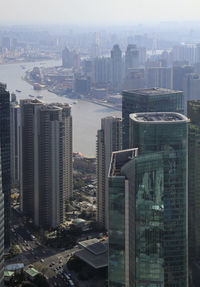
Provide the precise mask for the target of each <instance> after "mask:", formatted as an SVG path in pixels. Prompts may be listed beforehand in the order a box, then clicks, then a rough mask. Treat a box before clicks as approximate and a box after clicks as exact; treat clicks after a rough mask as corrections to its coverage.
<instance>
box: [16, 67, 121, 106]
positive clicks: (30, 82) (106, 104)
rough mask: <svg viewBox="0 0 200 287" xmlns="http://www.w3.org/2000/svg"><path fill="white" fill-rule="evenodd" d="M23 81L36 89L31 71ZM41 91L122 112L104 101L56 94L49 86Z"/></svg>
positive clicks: (27, 72)
mask: <svg viewBox="0 0 200 287" xmlns="http://www.w3.org/2000/svg"><path fill="white" fill-rule="evenodd" d="M22 79H23V80H24V81H26V82H27V83H28V84H30V85H32V86H33V88H34V85H35V83H34V82H33V80H31V79H30V70H28V71H26V74H25V77H24V78H22ZM40 90H47V91H48V92H50V93H53V94H55V95H56V96H58V97H61V98H63V97H65V98H69V99H71V100H79V99H81V100H82V101H86V102H90V103H93V104H96V105H99V106H103V107H106V108H109V109H113V110H115V111H121V106H115V105H112V104H109V103H107V102H104V101H101V100H98V99H95V98H93V99H91V98H88V97H83V96H81V98H80V97H74V96H73V97H70V96H68V95H61V94H59V93H56V92H55V91H54V90H52V89H50V88H49V87H47V86H45V87H43V88H41V89H39V91H40Z"/></svg>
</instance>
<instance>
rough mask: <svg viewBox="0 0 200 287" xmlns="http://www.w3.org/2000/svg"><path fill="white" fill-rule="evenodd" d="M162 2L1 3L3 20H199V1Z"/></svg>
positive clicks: (46, 0) (13, 0)
mask: <svg viewBox="0 0 200 287" xmlns="http://www.w3.org/2000/svg"><path fill="white" fill-rule="evenodd" d="M163 4H164V3H163V1H160V0H134V1H131V0H124V1H120V0H109V1H106V0H95V1H92V0H84V1H83V0H74V1H69V0H58V1H54V0H43V1H39V0H35V1H33V0H30V1H27V0H21V1H20V2H19V1H18V0H7V1H4V3H3V4H2V5H1V23H11V24H21V23H23V24H28V23H29V24H32V23H35V24H39V23H70V24H80V23H83V24H89V23H96V24H103V25H104V24H108V23H113V24H119V23H120V24H122V23H129V24H130V23H133V22H135V21H141V20H142V21H144V20H145V21H148V20H151V21H155V20H156V21H157V20H158V21H160V20H161V21H165V20H180V19H181V21H183V20H195V19H196V20H198V19H199V17H200V9H199V8H200V3H199V1H198V0H168V1H166V4H165V5H163ZM105 7H106V9H105ZM113 12H114V13H113Z"/></svg>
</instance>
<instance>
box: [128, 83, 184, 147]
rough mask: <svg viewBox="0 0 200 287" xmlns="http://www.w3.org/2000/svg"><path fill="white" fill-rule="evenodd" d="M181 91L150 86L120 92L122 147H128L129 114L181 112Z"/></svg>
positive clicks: (182, 110) (182, 100)
mask: <svg viewBox="0 0 200 287" xmlns="http://www.w3.org/2000/svg"><path fill="white" fill-rule="evenodd" d="M183 102H184V99H183V92H179V91H173V90H167V89H161V88H152V89H141V90H134V91H123V92H122V119H123V122H122V133H123V134H122V138H123V149H127V148H128V147H129V144H128V141H129V114H131V113H140V112H177V113H183V112H184V108H183Z"/></svg>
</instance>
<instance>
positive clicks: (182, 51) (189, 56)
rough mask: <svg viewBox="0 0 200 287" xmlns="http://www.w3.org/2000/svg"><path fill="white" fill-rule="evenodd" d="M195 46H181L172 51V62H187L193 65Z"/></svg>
mask: <svg viewBox="0 0 200 287" xmlns="http://www.w3.org/2000/svg"><path fill="white" fill-rule="evenodd" d="M195 54H196V46H195V45H193V44H181V45H179V46H175V47H174V48H173V49H172V55H173V61H174V62H176V61H188V63H189V64H190V65H192V64H194V63H195V58H196V56H195Z"/></svg>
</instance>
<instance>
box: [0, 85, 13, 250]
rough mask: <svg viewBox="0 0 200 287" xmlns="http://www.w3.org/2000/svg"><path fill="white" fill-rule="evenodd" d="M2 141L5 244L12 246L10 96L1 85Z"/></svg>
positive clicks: (4, 86)
mask: <svg viewBox="0 0 200 287" xmlns="http://www.w3.org/2000/svg"><path fill="white" fill-rule="evenodd" d="M0 139H1V145H0V147H1V168H2V190H3V194H4V224H5V226H4V234H5V237H4V244H5V247H6V248H7V247H9V246H10V183H11V177H10V94H9V92H8V91H6V85H5V84H1V83H0Z"/></svg>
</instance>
